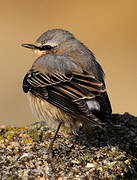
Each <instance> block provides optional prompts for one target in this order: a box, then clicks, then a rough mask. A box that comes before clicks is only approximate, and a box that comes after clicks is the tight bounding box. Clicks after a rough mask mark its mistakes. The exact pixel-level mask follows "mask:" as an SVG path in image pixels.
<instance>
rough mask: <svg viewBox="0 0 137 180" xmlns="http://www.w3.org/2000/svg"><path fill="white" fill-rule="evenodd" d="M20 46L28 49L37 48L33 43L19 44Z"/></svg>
mask: <svg viewBox="0 0 137 180" xmlns="http://www.w3.org/2000/svg"><path fill="white" fill-rule="evenodd" d="M21 46H22V47H25V48H29V49H39V47H38V46H36V45H34V44H21Z"/></svg>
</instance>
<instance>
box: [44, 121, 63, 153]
mask: <svg viewBox="0 0 137 180" xmlns="http://www.w3.org/2000/svg"><path fill="white" fill-rule="evenodd" d="M61 124H62V122H60V123H59V124H58V127H57V130H56V132H55V134H54V136H53V139H52V141H51V142H50V145H49V147H48V150H47V151H48V152H52V147H53V144H54V141H55V139H56V136H57V134H58V132H59V129H60V126H61Z"/></svg>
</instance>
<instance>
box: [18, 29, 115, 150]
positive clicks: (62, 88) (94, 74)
mask: <svg viewBox="0 0 137 180" xmlns="http://www.w3.org/2000/svg"><path fill="white" fill-rule="evenodd" d="M36 43H37V44H36V45H33V44H22V46H23V47H26V48H30V49H33V50H34V52H35V53H36V54H37V57H38V58H37V59H36V60H35V61H34V63H33V65H32V67H31V69H30V70H29V71H28V72H27V74H26V75H25V77H24V80H23V90H24V92H25V93H28V95H29V100H30V103H31V107H32V111H33V112H34V113H35V115H36V116H37V119H39V120H44V121H46V123H47V125H48V127H49V128H55V129H56V133H55V136H54V139H53V141H52V142H51V144H50V146H49V149H51V148H52V145H53V142H54V140H55V138H56V135H57V133H58V131H59V129H60V126H61V125H63V126H64V127H65V128H67V129H69V130H70V131H73V130H76V129H78V128H79V126H80V125H82V124H86V123H90V124H93V125H99V126H101V125H102V123H104V122H106V121H110V118H111V112H112V111H111V105H110V101H109V98H108V95H107V92H106V87H105V83H104V72H103V70H102V68H101V66H100V64H99V63H98V62H97V61H96V59H95V56H94V55H93V53H92V52H91V51H90V50H89V49H88V48H87V47H86V46H85V45H84V44H83V43H82V42H80V41H79V40H77V39H76V38H75V37H74V35H73V34H71V33H70V32H68V31H66V30H63V29H52V30H48V31H47V32H44V33H43V34H42V35H41V36H40V37H39V38H38V39H37V40H36Z"/></svg>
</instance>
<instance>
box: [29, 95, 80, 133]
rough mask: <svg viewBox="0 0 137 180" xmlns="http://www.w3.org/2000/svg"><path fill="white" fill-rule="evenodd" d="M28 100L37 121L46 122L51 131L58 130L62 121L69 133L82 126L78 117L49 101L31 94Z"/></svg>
mask: <svg viewBox="0 0 137 180" xmlns="http://www.w3.org/2000/svg"><path fill="white" fill-rule="evenodd" d="M28 99H29V104H30V107H31V110H32V113H33V114H34V115H35V117H36V118H37V120H38V121H46V124H47V126H48V127H49V128H51V129H56V128H57V126H58V123H59V122H60V121H62V124H63V126H64V127H65V128H67V131H73V130H76V129H78V128H79V126H80V125H81V122H80V120H79V119H77V118H76V117H73V116H72V115H70V114H68V113H66V112H64V111H63V110H61V109H59V108H57V107H56V106H54V105H52V104H50V103H48V102H47V101H45V100H43V99H41V98H38V97H36V96H34V95H33V94H32V93H30V92H29V93H28Z"/></svg>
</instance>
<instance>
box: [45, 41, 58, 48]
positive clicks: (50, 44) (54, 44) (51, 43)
mask: <svg viewBox="0 0 137 180" xmlns="http://www.w3.org/2000/svg"><path fill="white" fill-rule="evenodd" d="M45 45H49V46H51V47H55V46H57V45H58V43H57V42H55V41H52V42H51V41H47V42H46V43H44V44H43V46H45Z"/></svg>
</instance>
